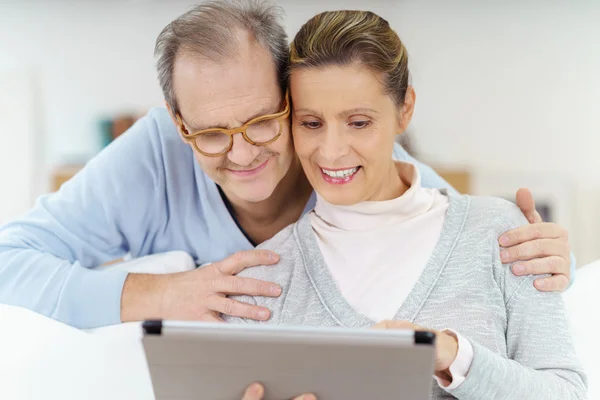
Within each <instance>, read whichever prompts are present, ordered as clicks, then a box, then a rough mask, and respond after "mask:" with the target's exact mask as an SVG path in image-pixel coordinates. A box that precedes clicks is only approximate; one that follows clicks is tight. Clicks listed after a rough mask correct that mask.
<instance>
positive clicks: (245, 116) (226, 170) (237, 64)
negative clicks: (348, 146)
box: [173, 35, 294, 202]
mask: <svg viewBox="0 0 600 400" xmlns="http://www.w3.org/2000/svg"><path fill="white" fill-rule="evenodd" d="M173 85H174V90H175V94H176V97H177V101H178V104H179V107H180V114H181V118H182V120H183V122H184V125H185V127H186V129H187V130H188V131H189V132H190V133H191V132H196V131H198V130H202V129H208V128H225V129H231V128H237V127H239V126H241V125H243V124H244V123H246V122H248V121H249V120H251V119H252V118H255V117H258V116H261V115H266V114H274V113H277V112H279V111H281V110H282V109H283V105H284V101H283V93H282V92H281V88H280V87H279V83H278V80H277V70H276V66H275V63H274V62H273V61H272V58H271V55H270V54H269V52H268V51H267V50H266V49H264V48H263V47H262V46H260V45H258V44H256V43H253V42H251V41H250V40H248V37H247V35H240V45H239V51H238V54H237V57H236V59H235V60H232V59H226V60H224V61H221V62H213V61H207V60H204V59H201V58H199V57H198V56H194V55H190V54H186V53H183V54H181V55H178V57H177V60H176V62H175V67H174V71H173ZM282 130H283V131H282V133H281V136H280V137H279V138H278V139H277V140H275V141H274V142H273V143H271V144H269V145H266V146H254V145H252V144H250V143H248V142H247V141H246V140H244V138H243V136H242V134H239V133H238V134H235V135H234V136H233V147H232V148H231V150H230V151H229V152H228V153H227V154H225V155H222V156H218V157H208V156H205V155H202V154H200V153H198V152H197V151H195V156H196V160H197V161H198V163H200V166H201V167H202V169H203V170H204V172H205V173H206V174H207V175H208V176H209V177H210V178H211V179H212V180H214V181H215V182H216V183H217V184H218V185H219V186H221V187H222V188H223V191H224V192H225V193H226V194H227V196H228V197H229V198H230V200H234V201H235V200H238V201H239V200H241V201H248V202H259V201H262V200H265V199H267V198H268V197H269V196H271V194H272V193H273V191H274V190H275V188H276V186H277V185H278V184H279V182H280V181H281V179H282V178H283V177H284V176H285V174H286V173H287V172H288V169H289V167H290V164H291V162H292V160H293V158H294V148H293V143H292V139H291V135H290V127H289V120H287V119H286V120H283V121H282ZM192 148H193V147H192Z"/></svg>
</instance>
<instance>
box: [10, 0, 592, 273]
mask: <svg viewBox="0 0 600 400" xmlns="http://www.w3.org/2000/svg"><path fill="white" fill-rule="evenodd" d="M280 3H281V4H282V5H283V6H284V8H285V9H286V14H287V20H286V24H287V27H288V32H289V33H290V34H291V35H293V33H294V32H295V31H296V30H297V29H298V28H299V27H300V25H301V24H302V23H303V22H304V21H305V20H306V19H308V18H309V17H310V16H312V15H313V14H314V13H316V12H318V11H321V10H323V9H325V8H326V9H334V8H367V9H371V10H373V11H376V12H378V13H380V14H381V15H383V16H385V17H386V18H387V19H388V20H389V21H390V22H391V24H392V25H393V26H394V27H395V28H396V29H397V31H398V32H399V34H400V36H401V37H402V39H403V40H404V42H405V44H406V46H407V48H408V50H409V53H410V55H411V57H412V61H411V65H412V73H413V82H414V85H415V87H416V90H417V98H418V102H417V110H416V114H415V118H414V124H413V126H412V129H411V133H412V135H413V141H414V143H415V144H416V148H417V150H418V152H419V154H420V157H421V158H422V159H424V160H426V161H428V162H431V163H434V164H436V165H464V166H470V167H472V168H473V170H474V171H475V172H476V179H475V186H476V189H478V190H479V191H481V192H489V191H490V190H491V189H490V188H493V187H494V184H491V185H490V181H491V180H492V179H503V176H504V175H506V176H507V177H508V178H506V182H504V183H498V185H497V186H503V187H507V186H511V185H512V184H509V183H507V182H515V183H514V184H515V185H517V186H518V185H519V183H520V182H519V177H521V176H522V179H523V185H525V184H529V183H528V182H533V183H535V182H543V183H541V184H539V185H538V190H541V191H548V192H552V191H553V190H554V192H555V193H556V194H557V195H558V197H560V198H562V200H560V202H562V203H568V206H567V207H568V209H569V211H568V212H567V213H562V214H561V215H562V216H561V221H560V222H561V223H563V224H565V225H566V226H567V227H568V228H569V229H570V231H571V234H572V236H573V241H574V244H575V246H574V247H575V251H576V252H577V255H578V257H579V259H580V260H581V261H583V262H585V261H589V260H591V259H592V258H598V257H600V240H599V239H597V238H598V237H600V230H599V229H598V228H597V227H596V225H598V224H599V223H600V214H599V213H598V212H597V211H596V210H595V208H596V207H595V206H596V204H597V203H598V200H600V157H598V156H597V151H598V150H597V149H599V148H600V117H599V115H600V113H599V112H598V111H597V108H598V107H600V77H599V75H598V74H599V72H598V71H600V23H598V21H600V2H597V1H589V2H584V1H571V2H555V1H546V2H533V1H527V2H481V1H480V2H467V1H428V2H416V1H385V0H380V1H367V0H362V1H359V0H351V1H344V0H335V1H315V0H306V1H303V2H297V1H292V0H285V1H281V2H280ZM508 3H510V4H508ZM522 3H527V4H526V5H524V4H522ZM192 4H194V2H191V1H157V0H135V1H134V0H130V1H116V0H110V1H88V2H74V1H67V0H59V1H53V2H42V1H35V0H27V1H20V2H17V1H13V2H11V3H9V5H3V6H2V11H1V12H0V38H2V39H1V40H0V69H2V68H8V67H13V68H14V67H16V68H28V69H30V70H32V71H34V73H35V74H36V79H37V81H38V82H39V92H40V99H39V101H40V103H41V104H42V105H43V107H42V108H41V111H40V113H39V115H37V116H36V118H38V119H39V126H40V131H39V135H40V140H42V143H43V149H41V154H43V156H44V160H43V161H44V164H45V165H47V166H51V165H54V164H56V163H58V162H62V161H64V160H67V159H71V158H73V157H77V156H80V157H87V156H89V155H92V154H94V153H95V152H96V151H97V150H98V146H99V144H98V134H97V130H96V129H97V128H96V125H95V122H96V119H97V118H98V117H99V116H101V115H102V114H104V113H111V112H118V111H122V110H126V109H131V110H135V111H138V110H139V111H143V110H145V109H147V108H148V107H151V106H153V105H157V104H161V103H162V98H161V94H160V90H159V88H158V84H157V81H156V77H155V72H154V60H153V56H152V51H153V45H154V40H155V38H156V35H157V34H158V33H159V32H160V30H161V29H162V27H163V26H164V25H165V24H166V23H167V22H169V21H170V20H171V19H172V18H174V17H176V16H177V15H179V14H180V13H181V12H183V11H185V10H186V9H188V8H189V6H191V5H192ZM2 134H4V133H2ZM554 178H556V183H555V184H554ZM544 185H545V186H544ZM552 186H556V187H554V188H551V187H552ZM516 189H517V187H515V188H514V190H515V191H516ZM43 190H44V189H43V187H40V188H38V191H43ZM503 190H505V189H503ZM506 190H508V189H506ZM565 192H568V194H565ZM494 194H497V193H494ZM563 214H564V215H563Z"/></svg>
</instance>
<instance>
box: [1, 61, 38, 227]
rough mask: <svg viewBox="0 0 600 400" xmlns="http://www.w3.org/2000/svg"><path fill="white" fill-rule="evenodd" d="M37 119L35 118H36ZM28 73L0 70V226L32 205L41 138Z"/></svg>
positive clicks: (30, 78) (33, 92)
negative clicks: (36, 127)
mask: <svg viewBox="0 0 600 400" xmlns="http://www.w3.org/2000/svg"><path fill="white" fill-rule="evenodd" d="M38 117H39V115H38ZM35 126H36V112H35V82H34V79H33V76H32V74H31V73H28V72H27V71H23V70H20V71H18V70H2V69H1V68H0V224H3V223H6V222H8V221H10V220H11V219H13V218H15V217H17V216H19V215H20V214H22V213H23V212H25V211H26V210H27V209H28V208H29V207H30V205H31V204H32V202H33V199H34V193H33V192H34V187H35V185H36V184H39V182H36V170H37V168H36V167H37V165H36V158H37V155H38V149H39V147H36V146H38V145H39V144H40V143H36V141H37V140H39V139H41V135H38V133H39V132H38V131H36V129H35Z"/></svg>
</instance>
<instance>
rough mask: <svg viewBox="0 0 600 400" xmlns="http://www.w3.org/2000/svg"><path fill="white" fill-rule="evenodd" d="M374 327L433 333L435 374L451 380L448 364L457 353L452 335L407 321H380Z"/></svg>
mask: <svg viewBox="0 0 600 400" xmlns="http://www.w3.org/2000/svg"><path fill="white" fill-rule="evenodd" d="M373 328H374V329H411V330H414V331H424V332H433V333H435V367H434V369H435V375H436V376H438V377H439V378H441V379H444V380H446V381H448V382H452V376H451V375H450V371H449V370H448V369H449V368H450V365H452V363H453V362H454V360H455V359H456V355H457V354H458V341H457V340H456V338H455V337H454V336H451V335H449V334H447V333H446V332H444V331H436V330H433V329H425V328H422V327H420V326H418V325H415V324H413V323H411V322H408V321H390V320H385V321H381V322H379V323H378V324H376V325H374V326H373Z"/></svg>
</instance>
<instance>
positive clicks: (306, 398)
mask: <svg viewBox="0 0 600 400" xmlns="http://www.w3.org/2000/svg"><path fill="white" fill-rule="evenodd" d="M293 400H317V397H316V396H315V395H314V394H310V393H308V394H303V395H300V396H298V397H294V399H293Z"/></svg>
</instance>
